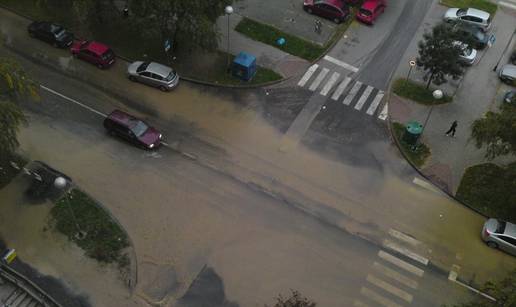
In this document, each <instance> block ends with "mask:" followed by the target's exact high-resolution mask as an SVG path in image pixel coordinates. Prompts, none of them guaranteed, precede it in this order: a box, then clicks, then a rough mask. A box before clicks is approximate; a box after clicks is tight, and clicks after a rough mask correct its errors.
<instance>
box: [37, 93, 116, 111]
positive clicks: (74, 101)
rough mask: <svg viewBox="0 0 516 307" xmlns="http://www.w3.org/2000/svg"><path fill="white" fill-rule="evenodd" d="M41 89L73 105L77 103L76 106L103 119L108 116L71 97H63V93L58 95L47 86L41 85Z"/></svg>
mask: <svg viewBox="0 0 516 307" xmlns="http://www.w3.org/2000/svg"><path fill="white" fill-rule="evenodd" d="M39 87H41V89H43V90H45V91H47V92H50V93H52V94H54V95H56V96H59V97H61V98H63V99H66V100H68V101H71V102H73V103H75V104H77V105H79V106H81V107H83V108H85V109H87V110H90V111H91V112H93V113H95V114H98V115H100V116H103V117H107V115H106V114H104V113H102V112H99V111H97V110H95V109H93V108H91V107H88V106H87V105H85V104H83V103H80V102H78V101H77V100H75V99H73V98H70V97H68V96H65V95H63V94H61V93H58V92H56V91H54V90H53V89H51V88H48V87H46V86H44V85H40V86H39Z"/></svg>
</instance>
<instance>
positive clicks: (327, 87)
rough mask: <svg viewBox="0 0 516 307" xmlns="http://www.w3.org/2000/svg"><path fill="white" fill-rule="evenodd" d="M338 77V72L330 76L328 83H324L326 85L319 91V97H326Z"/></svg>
mask: <svg viewBox="0 0 516 307" xmlns="http://www.w3.org/2000/svg"><path fill="white" fill-rule="evenodd" d="M339 77H340V74H339V73H338V72H334V73H333V74H332V75H331V77H330V80H328V82H326V84H325V85H324V87H323V89H322V91H321V95H323V96H326V95H328V92H329V91H330V90H331V88H332V87H333V85H334V84H335V82H337V80H338V79H339Z"/></svg>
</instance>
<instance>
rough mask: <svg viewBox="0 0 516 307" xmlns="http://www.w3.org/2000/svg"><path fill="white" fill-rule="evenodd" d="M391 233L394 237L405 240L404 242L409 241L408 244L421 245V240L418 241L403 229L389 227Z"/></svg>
mask: <svg viewBox="0 0 516 307" xmlns="http://www.w3.org/2000/svg"><path fill="white" fill-rule="evenodd" d="M389 234H390V235H391V236H392V237H394V238H396V239H398V240H401V241H403V242H405V243H408V244H410V245H413V246H418V245H420V244H421V242H420V241H418V240H416V239H414V238H412V237H411V236H409V235H406V234H404V233H403V232H401V231H397V230H396V229H392V228H391V229H389Z"/></svg>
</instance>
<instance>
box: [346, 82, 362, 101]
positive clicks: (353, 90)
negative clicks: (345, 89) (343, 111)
mask: <svg viewBox="0 0 516 307" xmlns="http://www.w3.org/2000/svg"><path fill="white" fill-rule="evenodd" d="M361 87H362V82H360V81H357V82H356V83H355V84H354V85H353V87H352V88H351V90H350V91H349V93H348V95H347V96H346V98H344V101H342V103H343V104H345V105H347V106H349V104H350V103H351V101H353V98H355V96H356V95H357V93H358V90H360V88H361Z"/></svg>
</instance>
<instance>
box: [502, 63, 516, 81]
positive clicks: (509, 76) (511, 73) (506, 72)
mask: <svg viewBox="0 0 516 307" xmlns="http://www.w3.org/2000/svg"><path fill="white" fill-rule="evenodd" d="M498 76H499V77H500V80H502V81H503V82H504V83H507V84H509V85H515V83H516V65H512V64H505V65H504V66H503V67H502V69H500V72H499V73H498Z"/></svg>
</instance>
